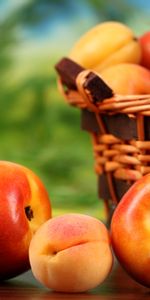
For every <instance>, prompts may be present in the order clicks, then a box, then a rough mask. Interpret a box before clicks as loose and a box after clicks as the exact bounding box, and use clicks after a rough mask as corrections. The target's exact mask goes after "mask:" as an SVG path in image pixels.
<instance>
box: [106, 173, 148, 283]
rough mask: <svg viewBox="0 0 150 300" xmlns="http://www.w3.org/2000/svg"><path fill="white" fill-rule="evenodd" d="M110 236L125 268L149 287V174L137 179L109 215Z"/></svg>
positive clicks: (117, 255)
mask: <svg viewBox="0 0 150 300" xmlns="http://www.w3.org/2000/svg"><path fill="white" fill-rule="evenodd" d="M111 240H112V246H113V249H114V252H115V255H116V257H117V258H118V260H119V262H120V263H121V265H122V266H123V267H124V269H125V270H126V271H127V272H128V273H129V275H131V276H132V277H133V278H134V279H135V280H136V281H138V282H139V283H141V284H143V285H145V286H147V287H150V174H148V175H145V176H143V177H142V178H141V179H139V180H138V181H136V182H135V183H134V184H133V185H132V186H131V188H130V189H129V190H128V191H127V192H126V194H124V196H123V198H122V199H121V201H120V202H119V204H118V206H117V208H116V209H115V212H114V214H113V217H112V222H111Z"/></svg>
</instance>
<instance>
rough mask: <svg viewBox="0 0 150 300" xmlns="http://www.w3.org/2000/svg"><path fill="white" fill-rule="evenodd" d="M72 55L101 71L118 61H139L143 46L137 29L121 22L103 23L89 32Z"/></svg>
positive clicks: (82, 37) (87, 65)
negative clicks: (137, 34)
mask: <svg viewBox="0 0 150 300" xmlns="http://www.w3.org/2000/svg"><path fill="white" fill-rule="evenodd" d="M69 57H70V58H71V59H72V60H74V61H75V62H77V63H78V64H80V65H82V66H83V67H84V68H87V69H88V68H90V69H94V70H95V71H101V70H103V69H105V68H107V67H109V66H111V65H115V64H118V63H124V62H129V63H137V64H138V63H139V62H140V60H141V47H140V43H139V41H138V39H137V38H136V37H135V35H134V32H133V31H132V30H131V29H130V28H129V27H128V26H126V25H125V24H123V23H121V22H115V21H108V22H102V23H100V24H98V25H96V26H94V27H93V28H91V29H90V30H89V31H87V32H86V33H85V34H84V35H83V36H81V37H80V39H79V40H78V41H77V42H76V43H75V45H74V46H73V47H72V49H71V51H70V54H69Z"/></svg>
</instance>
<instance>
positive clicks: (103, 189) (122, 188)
mask: <svg viewBox="0 0 150 300" xmlns="http://www.w3.org/2000/svg"><path fill="white" fill-rule="evenodd" d="M112 180H113V186H114V189H115V192H116V196H117V199H118V202H119V201H120V200H121V198H122V197H123V195H124V194H125V193H126V192H127V190H128V189H129V188H130V187H131V185H132V184H133V183H134V181H132V182H129V181H127V180H121V179H116V178H114V177H113V178H112ZM98 196H99V198H101V199H104V200H109V199H111V195H110V192H109V187H108V182H107V176H106V174H105V173H103V174H102V175H99V176H98Z"/></svg>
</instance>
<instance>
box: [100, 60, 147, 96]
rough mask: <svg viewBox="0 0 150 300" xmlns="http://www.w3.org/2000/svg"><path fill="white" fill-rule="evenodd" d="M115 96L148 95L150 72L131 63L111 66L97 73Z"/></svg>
mask: <svg viewBox="0 0 150 300" xmlns="http://www.w3.org/2000/svg"><path fill="white" fill-rule="evenodd" d="M99 75H100V77H101V78H102V79H103V80H104V81H105V82H106V83H107V84H108V85H109V86H110V87H111V88H112V89H113V91H114V92H115V93H116V94H121V95H135V94H150V70H148V69H146V68H144V67H142V66H140V65H137V64H131V63H122V64H117V65H114V66H111V67H109V68H107V69H105V70H103V71H101V72H100V73H99Z"/></svg>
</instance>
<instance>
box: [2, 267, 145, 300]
mask: <svg viewBox="0 0 150 300" xmlns="http://www.w3.org/2000/svg"><path fill="white" fill-rule="evenodd" d="M2 299H5V300H7V299H13V300H18V299H22V300H24V299H29V300H34V299H36V300H45V299H46V300H47V299H50V300H56V299H57V300H58V299H64V300H65V299H69V300H71V299H74V300H75V299H78V300H110V299H118V300H130V299H132V300H134V299H135V300H142V299H150V289H148V288H145V287H143V286H142V285H140V284H137V283H136V282H135V281H134V280H132V279H131V278H130V277H129V276H128V275H127V274H126V273H125V272H124V271H123V270H122V269H121V267H120V266H119V265H118V264H115V266H114V268H113V270H112V272H111V274H110V276H109V277H108V278H107V279H106V280H105V282H104V283H103V284H101V285H100V286H98V287H97V288H95V289H93V290H90V291H89V292H86V293H77V294H66V293H56V292H53V291H51V290H48V289H46V288H45V287H43V286H42V285H41V284H39V283H38V282H37V281H36V280H35V279H34V277H33V275H32V273H31V271H28V272H26V273H25V274H23V275H21V276H18V277H16V278H14V279H11V280H9V281H7V282H5V283H1V285H0V300H2Z"/></svg>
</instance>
